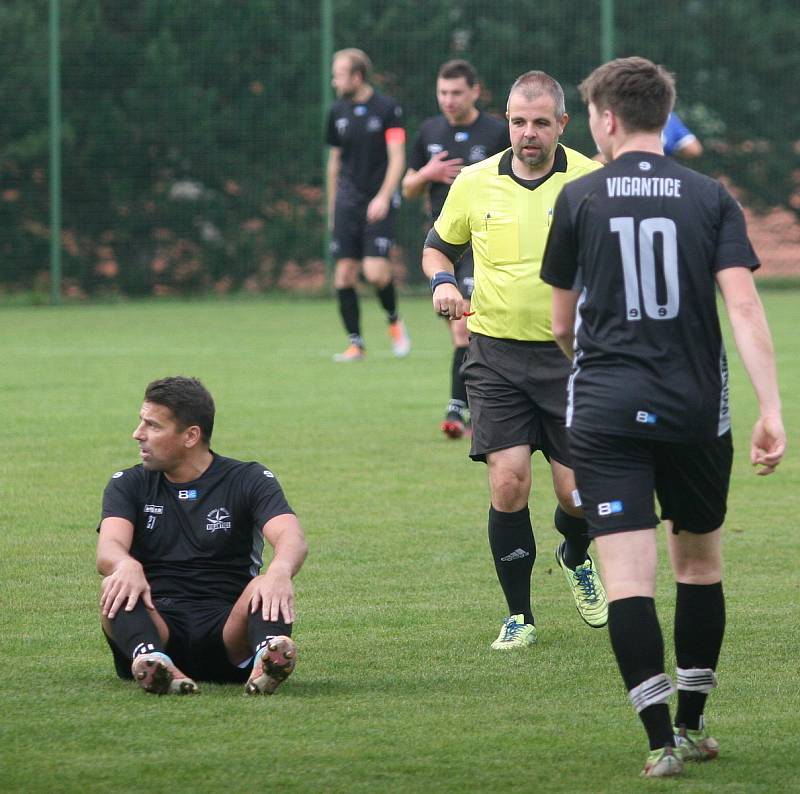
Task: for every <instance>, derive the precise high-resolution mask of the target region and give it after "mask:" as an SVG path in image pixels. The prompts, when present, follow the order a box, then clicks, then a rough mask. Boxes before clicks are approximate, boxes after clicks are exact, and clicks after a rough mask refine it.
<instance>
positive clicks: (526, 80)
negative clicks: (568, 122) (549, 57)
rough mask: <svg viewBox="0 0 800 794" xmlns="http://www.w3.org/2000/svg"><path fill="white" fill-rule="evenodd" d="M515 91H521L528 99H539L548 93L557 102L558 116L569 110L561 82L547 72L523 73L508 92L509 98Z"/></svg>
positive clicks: (533, 71)
mask: <svg viewBox="0 0 800 794" xmlns="http://www.w3.org/2000/svg"><path fill="white" fill-rule="evenodd" d="M515 91H520V92H521V93H522V94H523V95H524V96H525V98H526V99H537V98H538V97H540V96H542V94H548V95H549V96H551V97H552V98H553V102H554V103H555V111H556V118H559V119H560V118H561V117H562V116H563V115H564V114H565V113H566V112H567V108H566V102H565V101H564V89H563V88H562V87H561V83H559V82H558V80H554V79H553V78H552V77H550V75H549V74H547V73H546V72H539V71H536V70H532V71H530V72H525V74H521V75H520V76H519V77H518V78H517V79H516V80H515V81H514V84H513V85H512V86H511V90H510V91H509V92H508V96H509V99H510V98H511V95H512V94H513V93H514V92H515Z"/></svg>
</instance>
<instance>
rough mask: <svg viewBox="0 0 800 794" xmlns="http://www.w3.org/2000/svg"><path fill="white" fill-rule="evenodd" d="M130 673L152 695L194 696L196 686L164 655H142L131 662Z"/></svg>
mask: <svg viewBox="0 0 800 794" xmlns="http://www.w3.org/2000/svg"><path fill="white" fill-rule="evenodd" d="M131 673H133V678H134V680H135V681H136V682H137V683H138V684H139V686H140V687H141V688H142V689H144V691H145V692H151V693H152V694H154V695H196V694H197V693H198V692H199V691H200V689H199V688H198V686H197V684H195V682H194V681H192V679H191V678H189V676H188V675H186V674H185V673H182V672H181V671H180V670H179V669H178V668H177V667H176V666H175V664H174V663H173V661H172V659H170V658H169V656H167V655H166V654H165V653H160V652H158V651H156V652H155V653H143V654H141V655H139V656H137V657H136V658H135V659H134V660H133V664H132V665H131Z"/></svg>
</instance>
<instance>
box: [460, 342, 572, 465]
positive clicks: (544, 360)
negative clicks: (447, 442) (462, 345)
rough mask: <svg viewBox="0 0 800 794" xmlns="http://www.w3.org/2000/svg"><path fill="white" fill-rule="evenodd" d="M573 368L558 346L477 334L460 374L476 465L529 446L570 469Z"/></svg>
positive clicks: (471, 452) (472, 455)
mask: <svg viewBox="0 0 800 794" xmlns="http://www.w3.org/2000/svg"><path fill="white" fill-rule="evenodd" d="M570 370H571V364H570V362H569V361H568V360H567V358H566V356H565V355H564V354H563V353H562V352H561V350H560V349H559V347H558V345H556V343H555V342H520V341H516V340H514V339H493V338H492V337H490V336H484V335H482V334H472V336H471V338H470V342H469V348H468V350H467V354H466V356H465V357H464V364H463V366H462V367H461V374H462V376H463V377H464V383H465V384H466V387H467V397H468V399H469V411H470V417H471V419H472V447H471V449H470V453H469V454H470V457H471V458H472V459H473V460H480V461H485V460H486V454H487V453H488V452H496V451H497V450H500V449H508V448H509V447H517V446H524V445H526V444H527V445H529V446H530V447H531V451H532V452H533V451H534V450H537V449H539V450H541V451H542V452H543V453H544V455H545V457H546V458H547V459H548V460H550V459H551V458H552V459H553V460H556V461H558V462H559V463H562V464H564V465H565V466H569V465H570V457H569V447H568V444H567V435H566V428H565V427H564V412H565V408H566V402H567V379H568V378H569V374H570Z"/></svg>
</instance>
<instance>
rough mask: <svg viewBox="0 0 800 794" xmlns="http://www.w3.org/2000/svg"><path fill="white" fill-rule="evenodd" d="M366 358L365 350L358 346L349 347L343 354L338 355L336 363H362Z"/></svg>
mask: <svg viewBox="0 0 800 794" xmlns="http://www.w3.org/2000/svg"><path fill="white" fill-rule="evenodd" d="M364 356H365V353H364V348H363V347H359V346H358V345H349V346H348V348H347V350H345V351H344V352H343V353H337V354H336V355H335V356H334V357H333V360H334V361H361V360H363V358H364Z"/></svg>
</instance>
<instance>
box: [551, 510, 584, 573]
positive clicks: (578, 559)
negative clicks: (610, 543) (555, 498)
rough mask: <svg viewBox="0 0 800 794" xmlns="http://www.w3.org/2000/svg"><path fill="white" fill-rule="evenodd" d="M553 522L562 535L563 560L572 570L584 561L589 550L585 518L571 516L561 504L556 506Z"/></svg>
mask: <svg viewBox="0 0 800 794" xmlns="http://www.w3.org/2000/svg"><path fill="white" fill-rule="evenodd" d="M553 523H554V524H555V525H556V529H557V530H558V531H559V532H560V533H561V534H562V535H563V536H564V544H563V552H562V556H563V557H564V562H565V563H566V564H567V568H570V569H572V570H573V571H574V570H575V568H576V567H577V566H578V565H583V563H585V562H586V552H587V551H588V550H589V544H590V543H591V540H590V538H589V535H588V534H587V533H588V525H587V524H586V519H585V518H575V516H571V515H570V514H569V513H567V512H566V510H563V509H562V508H561V505H558V506H557V507H556V513H555V515H554V516H553Z"/></svg>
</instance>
